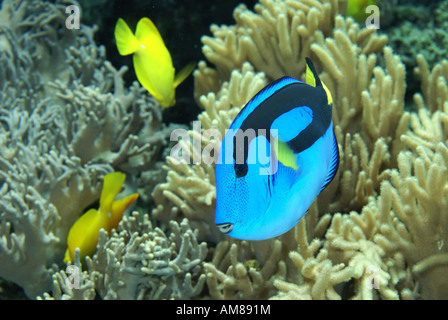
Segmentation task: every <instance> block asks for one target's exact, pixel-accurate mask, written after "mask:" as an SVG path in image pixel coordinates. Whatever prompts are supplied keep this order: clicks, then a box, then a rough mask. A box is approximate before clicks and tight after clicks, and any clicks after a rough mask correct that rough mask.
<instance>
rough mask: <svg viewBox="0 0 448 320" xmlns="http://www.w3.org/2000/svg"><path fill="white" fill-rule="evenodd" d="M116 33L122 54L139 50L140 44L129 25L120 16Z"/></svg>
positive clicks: (116, 39) (116, 40)
mask: <svg viewBox="0 0 448 320" xmlns="http://www.w3.org/2000/svg"><path fill="white" fill-rule="evenodd" d="M114 35H115V42H116V44H117V49H118V52H119V53H120V54H121V55H122V56H127V55H129V54H132V53H134V52H135V51H137V49H138V47H139V45H140V44H139V42H138V40H137V38H136V37H135V36H134V34H133V33H132V31H131V29H130V28H129V26H128V25H127V24H126V22H125V21H124V20H123V19H121V18H118V21H117V24H116V25H115V31H114Z"/></svg>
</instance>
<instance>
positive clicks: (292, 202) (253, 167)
mask: <svg viewBox="0 0 448 320" xmlns="http://www.w3.org/2000/svg"><path fill="white" fill-rule="evenodd" d="M306 63H307V70H306V83H305V82H302V81H299V80H296V79H293V78H290V77H283V78H281V79H279V80H277V81H274V82H272V83H271V84H269V85H267V86H266V87H265V88H264V89H262V90H261V91H260V92H259V93H257V94H256V95H255V96H254V97H253V98H252V99H251V100H250V101H249V102H248V103H247V104H246V106H245V107H244V108H243V109H242V110H241V111H240V113H239V114H238V115H237V116H236V118H235V119H234V120H233V122H232V124H231V125H230V128H229V130H228V131H227V132H226V135H225V136H224V139H223V141H222V144H221V149H220V151H219V155H218V162H217V165H216V171H215V175H216V217H215V223H216V225H217V227H218V228H219V230H220V231H221V232H222V233H224V234H227V235H229V236H231V237H233V238H237V239H244V240H265V239H270V238H273V237H276V236H279V235H281V234H283V233H285V232H287V231H288V230H290V229H291V228H293V227H294V226H295V225H296V224H297V223H298V222H299V220H300V219H301V218H302V217H303V216H304V215H305V214H306V213H307V212H308V209H309V207H310V206H311V204H312V203H313V201H314V199H315V198H316V197H317V196H318V195H319V193H320V192H321V191H322V190H323V189H325V187H326V186H327V185H328V184H329V183H330V182H331V181H332V180H333V178H334V176H335V175H336V172H337V169H338V167H339V150H338V143H337V141H336V137H335V134H334V130H333V118H332V109H333V99H332V97H331V93H330V91H329V90H328V88H327V87H326V86H325V84H324V83H323V82H321V80H320V79H319V76H318V74H317V72H316V70H315V68H314V66H313V63H312V61H311V59H309V58H306Z"/></svg>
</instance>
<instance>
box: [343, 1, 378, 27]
mask: <svg viewBox="0 0 448 320" xmlns="http://www.w3.org/2000/svg"><path fill="white" fill-rule="evenodd" d="M370 5H375V6H376V5H377V1H376V0H347V3H346V6H347V11H346V13H345V15H346V16H347V17H352V18H353V19H355V21H356V22H358V23H362V22H365V21H366V19H367V17H368V16H369V15H368V14H367V13H366V8H367V7H368V6H370Z"/></svg>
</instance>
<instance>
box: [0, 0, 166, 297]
mask: <svg viewBox="0 0 448 320" xmlns="http://www.w3.org/2000/svg"><path fill="white" fill-rule="evenodd" d="M65 8H66V5H64V4H62V2H58V3H57V4H51V3H49V2H41V1H34V0H29V1H13V0H8V1H4V2H3V3H2V10H1V11H0V15H1V16H2V19H1V20H0V21H1V22H0V43H1V46H0V62H1V67H0V88H1V90H0V145H1V147H2V151H1V152H2V157H1V164H0V167H1V168H0V179H1V184H2V185H1V194H2V199H1V201H0V208H1V209H0V239H1V242H0V264H1V265H2V268H0V277H2V278H5V279H6V280H10V281H14V282H16V283H17V284H19V285H20V286H22V287H23V288H24V290H25V291H26V294H27V295H28V296H29V297H35V296H36V295H37V294H40V293H42V292H43V290H47V289H48V288H49V286H50V285H51V273H52V272H54V271H55V267H56V266H55V263H59V262H60V261H61V259H62V256H63V252H64V251H65V241H66V240H65V239H66V237H67V233H68V230H69V228H70V227H71V225H72V224H73V222H74V221H75V220H76V219H77V218H78V216H79V215H80V214H82V213H83V211H84V209H85V208H86V207H87V206H89V205H90V204H92V203H93V202H94V201H95V200H97V199H98V197H99V191H100V190H99V187H100V183H101V181H102V177H103V176H104V175H105V174H106V173H108V172H110V171H112V170H114V169H116V170H122V171H125V172H129V173H132V174H136V173H140V172H141V171H142V170H148V169H149V168H151V169H153V165H154V163H155V162H156V160H157V157H158V156H159V155H160V154H161V150H162V148H163V145H164V144H165V143H166V140H167V137H168V134H169V131H168V130H166V128H165V126H164V125H163V124H162V123H161V111H160V110H159V108H158V105H157V104H156V102H155V100H153V99H152V98H151V97H149V96H148V95H146V94H144V93H143V89H141V88H139V87H138V85H136V84H135V85H133V86H131V87H130V88H126V87H125V86H124V83H123V80H122V76H123V73H124V72H125V71H126V68H123V69H121V70H120V71H117V70H115V68H113V67H112V65H111V64H110V63H109V62H107V61H106V60H105V51H104V48H102V47H98V46H97V45H96V44H95V41H94V40H93V34H94V31H95V29H94V28H90V27H88V26H82V28H81V29H79V30H67V29H65V20H66V18H67V16H66V14H65ZM129 182H130V184H131V187H132V188H134V189H136V188H138V187H139V185H138V184H137V182H136V181H135V180H132V179H130V181H129Z"/></svg>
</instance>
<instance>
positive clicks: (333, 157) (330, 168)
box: [319, 122, 339, 194]
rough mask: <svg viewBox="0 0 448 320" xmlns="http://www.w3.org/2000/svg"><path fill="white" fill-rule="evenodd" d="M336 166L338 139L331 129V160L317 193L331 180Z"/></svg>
mask: <svg viewBox="0 0 448 320" xmlns="http://www.w3.org/2000/svg"><path fill="white" fill-rule="evenodd" d="M331 126H333V122H332V123H331ZM338 168H339V147H338V141H337V140H336V136H335V134H334V131H333V149H332V154H331V161H330V165H329V166H328V174H327V178H326V179H325V181H324V183H323V184H322V187H321V188H320V190H319V194H320V193H321V192H322V190H324V189H325V188H326V187H327V186H328V185H329V184H330V182H331V181H332V180H333V178H334V176H335V175H336V173H337V172H338Z"/></svg>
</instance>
